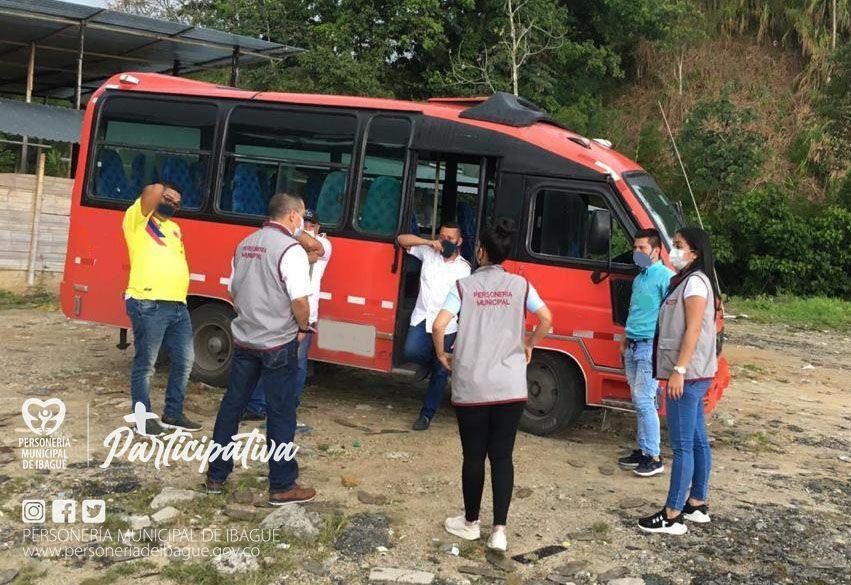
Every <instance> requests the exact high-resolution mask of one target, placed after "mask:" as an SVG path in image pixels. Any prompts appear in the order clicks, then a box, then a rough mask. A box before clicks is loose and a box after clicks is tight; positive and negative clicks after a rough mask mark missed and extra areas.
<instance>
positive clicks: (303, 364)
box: [245, 331, 313, 415]
mask: <svg viewBox="0 0 851 585" xmlns="http://www.w3.org/2000/svg"><path fill="white" fill-rule="evenodd" d="M311 341H313V331H310V332H309V333H305V334H304V339H302V340H301V343H299V344H298V376H297V377H296V391H295V406H296V408H298V406H299V405H300V404H301V395H302V393H303V392H304V384H305V382H307V353H308V351H309V350H310V342H311ZM245 410H246V411H248V412H253V413H255V414H262V415H265V414H266V393H265V392H264V391H263V384H257V387H256V388H254V392H253V393H252V394H251V400H249V401H248V406H246V407H245Z"/></svg>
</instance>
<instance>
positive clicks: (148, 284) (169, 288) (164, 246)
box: [121, 198, 189, 303]
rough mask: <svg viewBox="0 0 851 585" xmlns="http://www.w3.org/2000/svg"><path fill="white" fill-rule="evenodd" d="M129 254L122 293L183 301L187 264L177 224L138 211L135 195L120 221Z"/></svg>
mask: <svg viewBox="0 0 851 585" xmlns="http://www.w3.org/2000/svg"><path fill="white" fill-rule="evenodd" d="M121 227H122V229H123V230H124V241H125V242H127V253H128V255H129V256H130V282H129V283H128V285H127V291H126V293H125V294H126V296H128V297H132V298H134V299H137V300H140V301H141V300H150V301H178V302H181V303H185V302H186V293H187V291H188V290H189V265H188V264H187V263H186V252H185V251H184V249H183V238H182V236H181V234H180V226H178V225H177V223H175V222H173V221H171V220H170V219H167V220H165V221H159V220H157V219H156V218H155V217H154V216H153V214H151V215H148V216H145V215H144V214H143V213H142V199H141V198H139V199H136V202H135V203H133V205H131V206H130V207H129V208H128V209H127V211H126V212H125V213H124V221H123V222H122V225H121Z"/></svg>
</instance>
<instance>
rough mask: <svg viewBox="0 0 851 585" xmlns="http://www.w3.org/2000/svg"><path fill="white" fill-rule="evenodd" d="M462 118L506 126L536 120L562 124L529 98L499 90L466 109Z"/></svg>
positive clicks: (525, 124) (532, 122) (522, 124)
mask: <svg viewBox="0 0 851 585" xmlns="http://www.w3.org/2000/svg"><path fill="white" fill-rule="evenodd" d="M459 117H460V118H469V119H471V120H481V121H483V122H495V123H496V124H505V125H506V126H515V127H522V126H531V125H532V124H534V123H536V122H549V123H551V124H555V125H557V126H560V124H558V123H557V122H556V121H555V120H553V119H552V118H551V117H550V115H549V114H548V113H547V112H545V111H544V110H542V109H541V108H539V107H538V106H536V105H535V104H533V103H532V102H530V101H529V100H527V99H524V98H522V97H518V96H516V95H514V94H511V93H506V92H503V91H499V92H497V93H495V94H493V95H492V96H491V97H489V98H488V99H486V100H485V101H484V102H482V103H480V104H478V105H476V106H473V107H472V108H469V109H467V110H464V111H463V112H461V113H460V114H459Z"/></svg>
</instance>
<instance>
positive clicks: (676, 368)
mask: <svg viewBox="0 0 851 585" xmlns="http://www.w3.org/2000/svg"><path fill="white" fill-rule="evenodd" d="M674 371H675V372H676V373H678V374H682V375H683V376H685V375H686V369H685V368H684V367H682V366H674Z"/></svg>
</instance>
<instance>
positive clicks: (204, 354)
mask: <svg viewBox="0 0 851 585" xmlns="http://www.w3.org/2000/svg"><path fill="white" fill-rule="evenodd" d="M190 316H191V318H192V342H193V346H194V348H195V365H194V366H193V368H192V379H193V380H196V381H198V382H203V383H205V384H209V385H210V386H218V387H221V388H224V387H226V386H227V385H228V377H229V375H230V361H231V356H232V355H233V338H232V337H231V333H230V322H231V321H232V320H233V318H234V316H235V313H234V312H233V309H231V308H230V307H229V306H228V305H225V304H223V303H205V304H203V305H201V306H199V307H197V308H195V309H193V310H192V312H191V313H190Z"/></svg>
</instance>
